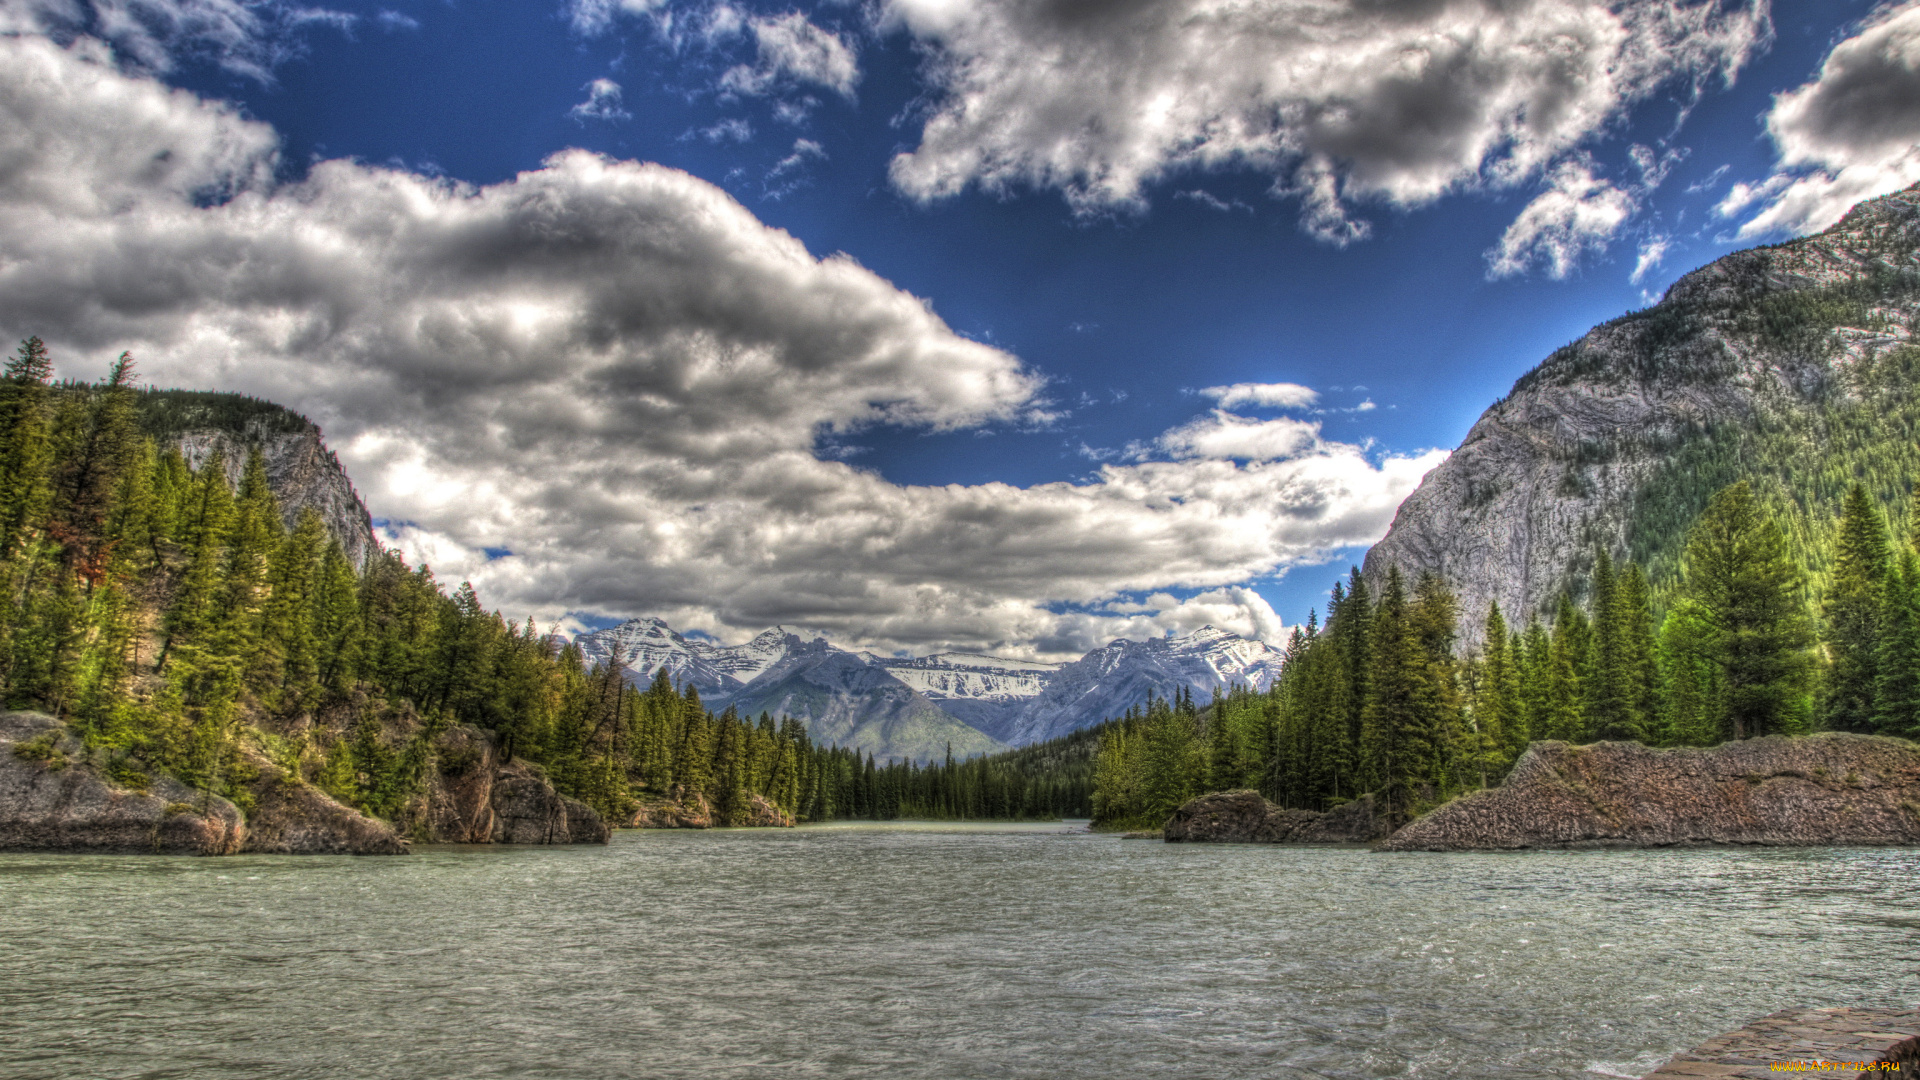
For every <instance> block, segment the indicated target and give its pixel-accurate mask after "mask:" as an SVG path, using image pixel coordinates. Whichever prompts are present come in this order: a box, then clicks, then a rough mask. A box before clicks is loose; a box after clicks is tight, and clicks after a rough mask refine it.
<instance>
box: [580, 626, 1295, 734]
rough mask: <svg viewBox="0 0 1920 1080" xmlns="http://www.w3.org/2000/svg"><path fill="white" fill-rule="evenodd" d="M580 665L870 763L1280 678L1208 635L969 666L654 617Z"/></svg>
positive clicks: (977, 661)
mask: <svg viewBox="0 0 1920 1080" xmlns="http://www.w3.org/2000/svg"><path fill="white" fill-rule="evenodd" d="M575 644H576V645H578V646H579V648H580V651H581V654H582V656H583V657H584V658H585V660H586V661H587V662H588V663H604V662H606V661H607V660H608V659H609V658H612V659H617V660H619V661H620V663H621V664H622V665H624V666H625V667H626V669H627V673H628V674H627V677H628V679H629V680H631V681H632V682H633V683H634V684H635V685H639V686H645V685H646V684H647V683H649V682H651V681H652V680H653V678H654V675H655V673H656V672H658V671H659V670H661V669H662V668H665V669H666V672H667V676H668V677H669V678H670V679H672V680H673V681H674V682H675V683H676V684H680V685H685V684H692V685H693V686H694V687H696V688H697V689H698V690H699V691H700V696H701V700H702V701H703V702H705V703H706V705H707V706H708V707H709V708H713V709H716V710H717V709H723V708H726V707H729V706H731V707H733V708H735V709H738V710H739V711H740V712H742V713H743V714H746V715H748V716H754V715H758V714H759V713H761V712H762V711H765V712H769V713H772V714H773V715H776V716H779V715H783V714H784V715H789V716H793V717H796V718H798V719H800V720H802V721H804V722H805V723H806V725H807V729H808V731H809V733H810V734H811V735H812V737H813V738H814V739H815V740H816V741H821V742H826V743H831V744H835V745H840V746H852V747H857V748H859V749H861V750H865V751H868V752H871V753H872V754H874V755H875V756H876V757H879V758H913V759H916V760H932V759H936V758H939V757H941V756H943V755H944V754H945V753H946V752H947V750H948V748H949V747H951V749H952V752H953V754H954V755H955V756H956V757H964V756H968V755H971V754H979V753H986V752H990V751H993V750H998V749H1002V748H1004V747H1007V746H1024V745H1027V744H1029V743H1035V742H1041V741H1044V740H1046V739H1051V738H1055V737H1057V736H1060V735H1064V734H1066V733H1068V732H1071V731H1075V730H1078V729H1080V728H1084V727H1089V726H1091V725H1093V724H1097V723H1099V722H1100V721H1102V720H1106V719H1108V718H1111V717H1114V716H1118V715H1120V714H1121V713H1124V712H1125V711H1126V710H1127V709H1129V708H1131V707H1133V706H1136V705H1139V704H1141V703H1143V702H1145V701H1146V699H1147V696H1148V695H1149V694H1153V695H1156V696H1159V697H1163V698H1170V697H1172V696H1174V695H1175V694H1176V693H1179V692H1181V691H1186V692H1189V693H1192V694H1194V695H1195V696H1197V697H1200V698H1203V699H1204V698H1206V697H1208V696H1210V695H1211V693H1212V692H1213V691H1214V690H1215V689H1221V690H1224V689H1226V688H1227V687H1229V686H1231V685H1233V684H1235V683H1240V684H1244V685H1248V686H1251V687H1253V688H1255V689H1265V688H1266V687H1267V686H1268V685H1269V684H1270V683H1271V682H1272V680H1273V678H1274V676H1276V675H1278V674H1279V671H1280V653H1279V652H1278V651H1277V650H1275V649H1273V648H1271V647H1269V646H1268V645H1267V644H1266V643H1264V642H1260V641H1255V640H1251V639H1248V638H1243V637H1240V636H1238V635H1236V634H1231V633H1228V632H1226V631H1224V630H1220V629H1217V628H1215V627H1211V626H1206V627H1202V628H1200V629H1198V630H1196V631H1194V632H1193V633H1191V634H1187V635H1185V636H1183V637H1173V638H1156V639H1153V640H1150V641H1130V640H1127V639H1124V638H1122V639H1116V640H1115V641H1113V642H1110V643H1109V644H1107V645H1105V646H1102V647H1101V648H1098V649H1095V650H1093V651H1092V652H1090V653H1088V654H1086V655H1085V656H1083V657H1081V658H1080V659H1078V660H1074V661H1072V662H1070V663H1064V664H1054V663H1046V662H1042V661H1034V660H1013V659H1008V658H1005V657H999V656H984V655H980V654H976V653H936V654H934V655H932V656H922V657H894V656H877V655H875V654H873V653H870V652H855V651H852V650H848V649H843V648H840V647H839V646H837V645H835V644H833V643H832V642H830V641H828V640H827V639H826V638H824V637H820V636H818V635H802V634H798V633H795V632H793V631H790V630H788V629H786V628H785V627H779V626H776V627H774V628H773V629H771V630H767V631H765V632H764V633H762V634H760V635H759V636H757V637H755V638H754V639H753V640H751V641H749V642H747V643H746V644H744V645H721V644H719V643H717V642H713V641H708V640H705V639H702V638H689V637H686V636H683V635H681V634H679V633H677V632H675V631H674V629H673V628H672V627H671V626H669V625H667V623H665V622H664V621H662V620H660V619H657V618H640V619H631V620H629V621H627V622H625V623H622V624H621V625H619V626H615V627H610V628H608V629H605V630H599V631H595V632H593V633H590V634H583V635H581V636H580V637H578V638H576V639H575Z"/></svg>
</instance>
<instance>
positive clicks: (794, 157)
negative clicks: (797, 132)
mask: <svg viewBox="0 0 1920 1080" xmlns="http://www.w3.org/2000/svg"><path fill="white" fill-rule="evenodd" d="M826 158H827V151H826V148H825V147H823V146H821V145H820V144H819V143H817V142H814V141H813V140H812V139H795V140H793V152H792V153H791V154H788V155H787V156H786V157H783V158H781V159H780V160H779V161H776V162H774V163H773V168H771V169H768V170H767V179H769V180H772V179H774V178H776V177H780V176H785V175H786V174H788V173H790V172H793V171H794V170H796V169H799V168H801V167H802V166H804V165H806V163H807V162H809V161H825V160H826Z"/></svg>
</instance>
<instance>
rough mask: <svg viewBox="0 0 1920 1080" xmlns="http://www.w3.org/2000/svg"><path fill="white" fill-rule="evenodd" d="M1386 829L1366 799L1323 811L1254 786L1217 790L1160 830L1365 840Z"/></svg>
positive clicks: (1207, 836) (1203, 838)
mask: <svg viewBox="0 0 1920 1080" xmlns="http://www.w3.org/2000/svg"><path fill="white" fill-rule="evenodd" d="M1387 831H1388V829H1387V825H1386V822H1385V820H1384V819H1383V818H1382V817H1381V816H1380V815H1378V814H1376V813H1374V808H1373V800H1372V799H1369V798H1360V799H1355V800H1354V801H1352V802H1349V803H1343V804H1341V805H1340V806H1337V807H1335V808H1334V809H1333V810H1331V811H1328V812H1327V813H1324V814H1323V813H1320V812H1319V811H1317V810H1295V809H1289V808H1286V807H1280V806H1275V805H1274V804H1272V803H1270V802H1268V801H1267V800H1266V799H1265V798H1264V797H1262V796H1261V794H1260V793H1259V792H1257V791H1222V792H1216V793H1214V794H1212V795H1202V796H1200V797H1199V798H1197V799H1192V800H1190V801H1188V802H1187V803H1186V805H1184V806H1182V807H1180V809H1178V810H1175V811H1174V812H1173V816H1172V817H1170V818H1168V819H1167V824H1166V827H1165V828H1164V829H1162V830H1161V835H1162V836H1164V837H1165V838H1166V840H1167V842H1168V843H1215V844H1370V843H1372V842H1374V841H1375V840H1378V839H1380V838H1381V837H1383V836H1385V835H1387Z"/></svg>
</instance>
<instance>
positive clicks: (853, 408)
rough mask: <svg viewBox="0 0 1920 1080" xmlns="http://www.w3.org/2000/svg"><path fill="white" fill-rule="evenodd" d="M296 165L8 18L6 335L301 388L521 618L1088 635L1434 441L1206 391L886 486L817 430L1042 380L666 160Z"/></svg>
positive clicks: (210, 376) (373, 472) (840, 631)
mask: <svg viewBox="0 0 1920 1080" xmlns="http://www.w3.org/2000/svg"><path fill="white" fill-rule="evenodd" d="M275 155H276V138H275V135H274V133H273V131H272V130H271V129H270V128H268V127H266V126H265V125H262V124H260V123H257V122H254V121H249V120H247V119H245V118H244V117H242V116H240V115H238V114H237V113H236V111H235V110H233V109H232V108H230V107H227V106H224V105H221V104H217V103H212V102H208V101H204V100H201V99H199V98H197V97H195V96H193V95H191V94H188V93H186V92H184V91H178V90H169V89H167V88H166V87H164V86H163V85H161V84H159V83H157V82H154V81H151V80H149V79H143V78H136V77H130V76H128V75H126V74H123V73H122V72H120V71H119V70H117V69H116V68H115V67H114V66H113V65H112V64H111V63H110V62H109V61H108V60H107V59H105V57H104V56H103V55H102V52H101V50H100V49H99V48H97V47H93V46H84V45H82V46H78V47H75V48H72V49H63V48H60V47H58V46H56V45H54V44H52V43H50V42H48V41H46V40H44V39H41V38H34V37H19V38H11V39H0V160H5V161H8V162H9V163H12V164H11V165H10V167H9V168H8V169H7V170H4V171H0V250H4V251H6V252H7V258H6V259H5V260H4V261H0V333H5V334H9V335H12V336H14V337H19V336H24V335H25V334H28V333H38V334H41V335H42V336H44V337H46V338H47V339H48V340H49V341H50V342H51V343H52V344H53V346H54V348H55V350H56V356H57V358H58V360H59V363H60V370H61V373H62V374H63V375H72V376H79V377H94V376H97V374H98V373H99V372H102V371H104V370H105V369H106V365H107V363H108V362H109V361H110V359H111V357H112V356H114V355H115V354H117V353H118V351H119V350H121V349H123V348H127V349H132V350H133V352H134V353H135V355H137V356H138V357H139V358H140V361H141V364H142V370H143V372H145V373H146V374H147V375H148V377H149V378H150V379H151V380H152V381H153V382H154V383H156V384H160V385H183V386H201V387H218V388H223V389H231V390H239V391H245V392H248V393H253V394H257V395H260V396H263V397H267V398H271V399H274V400H278V401H282V402H285V403H287V404H289V405H291V406H293V407H295V408H298V409H300V410H302V411H304V412H306V413H307V414H309V415H310V416H312V417H314V418H315V419H316V420H317V421H318V422H320V423H321V424H322V425H323V426H324V428H325V429H326V431H327V433H328V437H329V441H330V442H331V443H332V444H333V445H334V446H335V447H336V448H337V449H338V450H339V452H340V455H341V458H342V459H343V461H344V462H345V463H346V465H347V466H348V468H349V470H350V471H351V473H352V475H353V477H354V479H355V480H356V482H357V483H358V485H359V487H360V490H361V491H362V492H363V493H364V494H365V496H366V498H367V500H368V502H369V504H370V506H371V508H372V509H373V511H374V513H375V514H376V515H379V516H382V517H385V518H387V519H389V520H393V521H399V522H405V523H406V524H404V525H402V526H399V527H397V529H396V531H395V533H394V538H395V540H396V542H398V543H401V544H402V545H403V546H404V547H405V548H406V549H407V550H409V551H413V552H416V553H420V554H425V555H428V556H429V557H430V558H431V560H432V561H433V563H434V564H435V565H436V566H439V567H441V568H442V570H443V571H444V572H445V573H446V575H447V576H449V577H450V578H451V577H453V576H454V575H456V574H457V575H459V576H468V577H471V578H472V580H473V581H474V583H475V585H476V586H477V587H478V588H480V590H481V592H482V595H483V597H484V598H485V599H486V600H487V601H488V602H489V603H491V604H494V605H499V606H501V607H503V608H504V609H505V610H506V611H507V612H508V613H509V614H510V615H515V616H520V615H525V614H528V613H532V614H536V615H538V616H539V617H540V618H541V619H542V620H543V621H552V620H553V619H556V618H558V617H559V616H560V615H561V614H562V613H563V612H567V611H580V612H591V613H597V614H604V615H613V616H618V615H627V614H639V613H656V614H660V615H663V616H665V617H668V618H670V619H674V620H675V621H676V624H677V625H685V626H689V627H698V628H703V629H709V630H711V631H713V632H714V633H716V634H717V635H720V636H729V635H734V634H737V633H741V632H751V631H754V630H758V629H760V628H763V627H765V626H767V625H770V624H772V623H776V622H784V623H788V624H791V625H802V626H809V627H815V628H818V629H821V630H826V631H830V632H833V633H834V634H835V635H836V636H837V637H838V638H839V639H840V640H843V641H848V642H851V643H856V644H862V645H867V646H870V647H874V648H877V649H880V650H882V651H891V650H893V649H896V648H913V649H923V648H971V649H998V650H1004V651H1009V652H1013V653H1015V654H1019V653H1022V652H1024V653H1027V654H1029V655H1031V654H1035V653H1039V652H1051V651H1060V650H1069V649H1071V648H1085V647H1088V646H1090V645H1092V644H1095V643H1097V642H1099V641H1101V640H1104V639H1105V637H1110V636H1112V635H1111V634H1105V633H1104V632H1103V631H1102V630H1101V627H1102V626H1104V625H1107V624H1104V623H1102V622H1101V621H1100V619H1101V618H1107V619H1120V618H1123V617H1126V618H1130V617H1132V616H1121V615H1118V614H1111V615H1108V616H1084V617H1083V616H1074V617H1073V618H1071V619H1069V618H1068V617H1067V616H1063V615H1060V614H1058V612H1059V611H1061V610H1072V609H1078V610H1080V611H1082V612H1083V613H1084V612H1088V611H1092V610H1094V608H1095V607H1096V606H1097V605H1099V604H1102V603H1107V602H1110V601H1112V600H1115V599H1117V598H1122V597H1125V596H1128V595H1139V594H1151V593H1154V592H1159V591H1164V590H1171V589H1180V590H1183V591H1185V590H1200V591H1202V592H1203V593H1211V592H1214V591H1218V590H1223V589H1232V588H1234V587H1235V586H1239V585H1242V584H1244V583H1245V582H1247V581H1249V580H1252V579H1254V578H1257V577H1260V576H1262V575H1266V574H1271V573H1274V572H1276V571H1280V570H1284V569H1285V568H1286V567H1288V566H1292V565H1299V564H1301V563H1303V562H1314V561H1318V560H1319V559H1320V558H1323V557H1324V555H1325V554H1326V553H1327V552H1329V551H1331V550H1333V549H1336V548H1340V547H1345V546H1349V545H1354V544H1362V543H1367V542H1370V541H1372V540H1374V539H1376V538H1378V537H1379V536H1380V535H1382V533H1384V531H1385V529H1386V527H1387V524H1388V522H1389V521H1390V520H1391V517H1392V514H1393V512H1394V509H1395V507H1396V506H1397V505H1398V504H1399V502H1400V500H1401V499H1402V498H1404V497H1405V495H1406V494H1407V493H1409V492H1410V491H1411V490H1412V489H1413V487H1414V486H1415V485H1416V484H1417V483H1418V481H1419V478H1420V477H1421V476H1422V475H1423V474H1424V473H1425V472H1426V471H1427V470H1428V469H1430V468H1431V467H1432V466H1433V465H1434V464H1436V463H1437V462H1438V461H1439V460H1440V459H1441V458H1442V457H1443V456H1444V455H1443V454H1441V453H1439V452H1437V451H1436V452H1432V453H1428V454H1425V455H1420V456H1417V457H1406V456H1393V457H1387V458H1385V459H1384V460H1379V461H1377V462H1376V461H1370V460H1369V459H1368V458H1367V456H1366V455H1365V454H1363V453H1362V452H1361V450H1360V449H1359V448H1357V447H1354V446H1350V445H1345V444H1340V443H1335V442H1329V441H1326V440H1323V439H1321V438H1320V437H1319V435H1318V429H1317V428H1314V427H1312V425H1304V424H1299V423H1297V422H1293V421H1281V422H1278V423H1279V424H1280V425H1281V426H1277V427H1276V426H1273V424H1272V422H1270V423H1268V424H1262V423H1261V422H1259V421H1253V420H1247V419H1244V418H1239V417H1234V416H1232V415H1231V414H1226V413H1218V414H1215V415H1213V416H1211V417H1207V418H1203V419H1202V420H1200V421H1197V422H1196V423H1195V424H1192V425H1187V426H1186V427H1185V428H1183V429H1180V433H1179V434H1177V435H1175V434H1173V433H1170V434H1169V436H1168V438H1167V440H1166V442H1165V444H1164V446H1163V448H1162V450H1161V452H1160V453H1158V454H1156V455H1150V456H1149V459H1143V460H1133V461H1129V462H1125V463H1120V462H1108V463H1105V464H1104V465H1102V466H1101V468H1100V469H1099V472H1098V473H1097V474H1096V475H1094V476H1092V477H1090V478H1088V479H1087V480H1085V481H1083V482H1078V483H1064V482H1063V483H1052V484H1039V485H1035V486H1032V487H1025V488H1022V487H1016V486H1012V485H1008V484H998V483H989V484H976V485H958V484H954V485H945V486H907V485H899V484H894V483H890V482H888V481H887V480H885V479H884V478H882V477H880V476H877V475H875V474H874V473H872V472H871V471H862V470H860V469H857V468H854V467H852V466H850V465H848V464H846V463H845V462H842V461H838V460H833V459H832V458H831V457H830V456H829V455H824V454H823V453H821V452H820V451H819V449H818V448H819V447H820V446H821V445H822V444H823V440H829V441H830V440H832V439H834V438H836V437H839V436H844V435H846V434H848V433H851V432H855V431H858V430H860V429H863V428H866V427H870V426H873V425H895V426H900V427H904V428H909V429H920V430H930V431H941V430H967V429H982V428H984V427H985V426H986V425H992V426H994V427H995V428H1002V429H1004V428H1018V427H1021V426H1031V425H1037V424H1045V423H1046V422H1047V418H1048V416H1049V405H1048V403H1047V401H1046V398H1045V384H1044V379H1043V378H1042V377H1041V376H1040V375H1038V374H1037V373H1036V372H1034V371H1032V370H1031V369H1029V368H1028V367H1027V366H1026V365H1024V364H1023V363H1022V362H1021V361H1020V360H1019V359H1018V358H1017V357H1014V356H1012V355H1010V354H1008V353H1006V352H1005V351H1003V350H1000V349H996V348H993V347H991V346H989V345H985V344H982V343H979V342H975V341H971V340H969V339H967V338H965V337H962V336H960V335H958V334H956V333H954V332H953V331H952V330H951V329H950V328H948V327H947V326H946V324H945V323H944V322H942V321H941V319H940V318H939V317H938V316H937V315H936V314H935V313H934V311H933V309H932V307H931V305H929V304H928V303H927V302H926V301H924V300H921V299H920V298H917V297H914V296H912V295H909V294H907V293H905V292H903V291H901V290H899V289H898V288H896V287H894V286H893V285H892V284H890V283H889V282H887V281H885V280H884V279H882V278H880V277H879V276H877V275H875V274H874V273H872V272H871V271H869V270H867V269H865V268H864V267H862V266H860V265H859V264H858V263H857V262H856V261H854V260H853V259H851V258H849V257H847V256H845V255H831V256H828V257H825V258H817V257H815V256H814V255H813V254H811V253H809V252H808V251H807V250H806V249H805V247H804V246H803V245H802V244H801V243H800V242H799V241H797V240H796V239H794V238H793V237H792V236H790V235H788V234H787V233H785V232H783V231H780V230H778V229H773V228H770V227H768V226H767V225H765V224H763V223H762V222H760V221H759V220H758V219H757V218H755V217H754V216H753V215H752V214H751V213H750V212H748V211H747V210H746V209H745V208H744V207H742V206H741V205H740V204H739V203H738V202H736V201H735V200H734V199H733V198H732V197H730V196H729V195H728V194H727V193H726V192H724V191H722V190H721V189H719V188H717V187H715V186H713V185H711V184H709V183H706V182H704V181H701V180H699V179H696V178H695V177H692V176H689V175H687V174H686V173H683V172H679V171H677V170H674V169H669V168H665V167H662V166H658V165H650V164H640V163H634V162H625V161H615V160H610V159H607V158H604V157H600V156H597V155H594V154H589V153H586V152H584V151H567V152H564V153H561V154H558V155H556V156H554V157H553V158H551V159H549V160H548V161H547V162H546V163H545V164H544V165H543V166H542V167H541V168H538V169H534V170H530V171H528V172H525V173H522V174H520V175H519V176H517V177H514V178H513V179H510V180H507V181H505V182H502V183H497V184H493V185H489V186H485V187H476V186H469V185H463V184H460V183H456V182H452V181H449V180H445V179H439V178H434V177H429V176H423V175H419V174H417V173H414V172H410V171H406V170H404V169H397V168H380V167H375V166H371V165H368V164H365V163H361V162H353V161H328V162H321V163H319V164H316V165H315V166H314V167H313V168H312V169H311V170H310V172H309V174H308V176H307V177H306V179H304V180H302V181H300V182H298V183H291V184H288V183H282V182H280V181H277V180H276V179H275V170H274V166H275V164H276V156H275ZM502 550H505V551H507V552H509V554H505V555H501V554H500V552H501V551H502ZM1182 617H1184V616H1182ZM1088 619H1091V620H1092V621H1091V622H1089V621H1087V620H1088Z"/></svg>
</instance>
